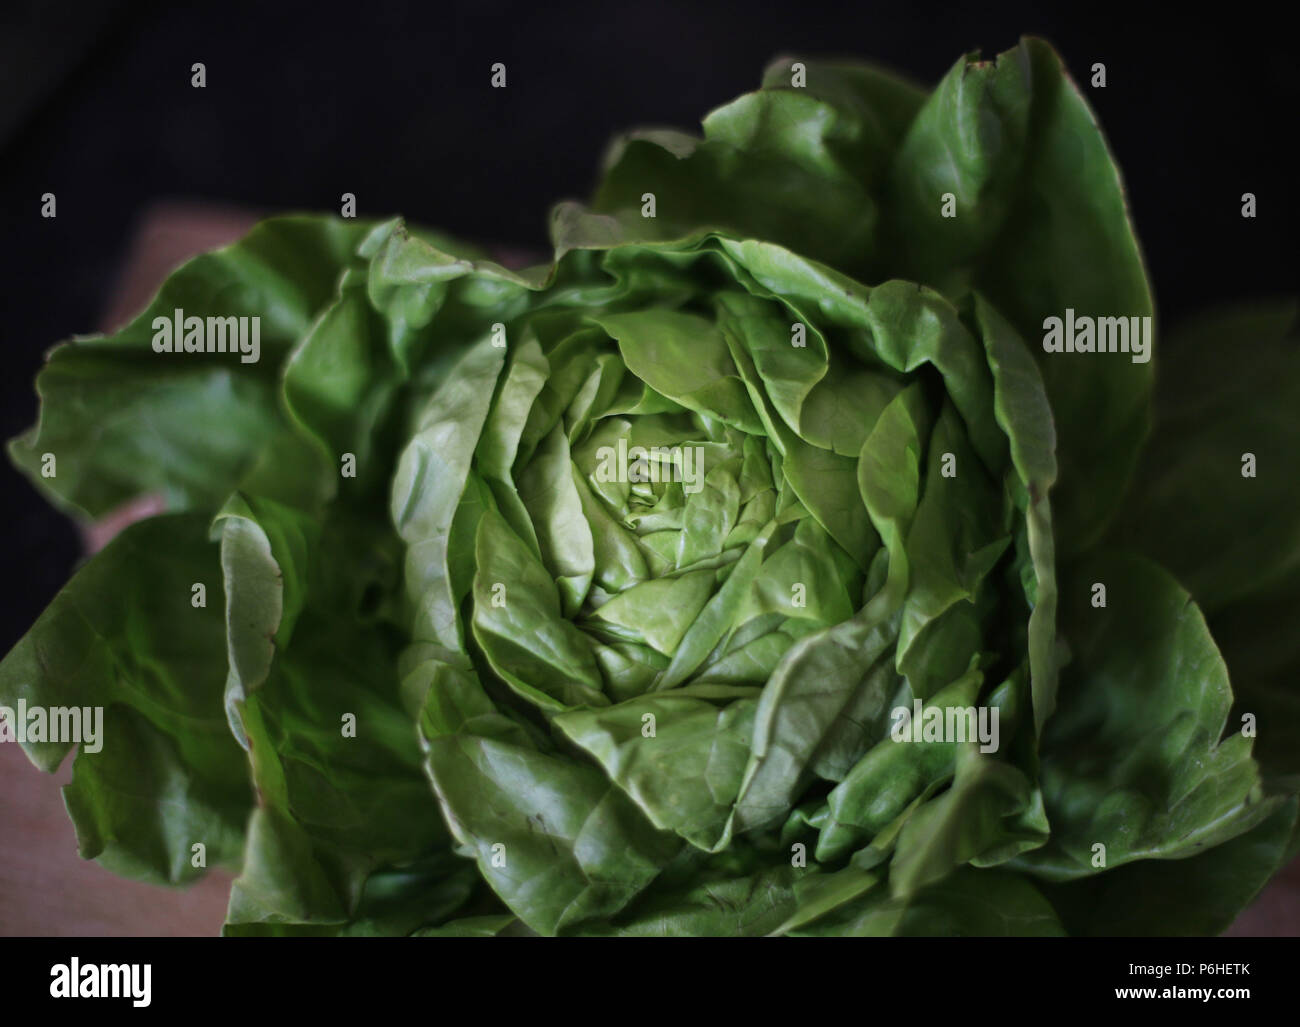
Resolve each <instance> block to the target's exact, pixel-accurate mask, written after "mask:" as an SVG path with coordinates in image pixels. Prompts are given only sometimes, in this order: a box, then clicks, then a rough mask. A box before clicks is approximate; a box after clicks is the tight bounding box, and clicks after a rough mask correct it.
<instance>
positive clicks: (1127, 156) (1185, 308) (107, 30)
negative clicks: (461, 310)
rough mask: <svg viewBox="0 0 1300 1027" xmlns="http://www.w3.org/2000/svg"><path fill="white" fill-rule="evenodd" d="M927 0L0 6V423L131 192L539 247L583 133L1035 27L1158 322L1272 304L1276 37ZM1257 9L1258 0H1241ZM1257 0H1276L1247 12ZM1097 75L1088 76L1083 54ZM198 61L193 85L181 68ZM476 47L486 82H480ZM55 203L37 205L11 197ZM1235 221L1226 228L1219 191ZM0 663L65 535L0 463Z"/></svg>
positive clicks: (1278, 258) (88, 322)
mask: <svg viewBox="0 0 1300 1027" xmlns="http://www.w3.org/2000/svg"><path fill="white" fill-rule="evenodd" d="M982 6H983V5H979V6H978V7H977V6H976V5H971V6H970V7H969V8H968V9H962V10H956V11H948V10H945V9H943V8H941V7H934V6H929V7H922V6H918V5H914V4H912V3H909V2H906V0H888V2H874V0H873V2H865V3H856V4H852V5H848V6H845V7H844V8H843V9H840V8H839V7H838V6H835V5H825V4H819V3H815V2H806V0H795V2H786V3H777V4H772V3H757V4H747V5H744V6H743V7H734V8H729V7H722V6H716V7H710V6H704V5H701V4H699V3H696V2H689V0H687V2H670V3H657V4H653V5H651V4H635V5H632V4H627V5H621V4H618V3H610V2H595V3H592V2H588V3H576V4H568V5H564V6H557V5H552V4H512V3H505V2H497V0H478V2H475V3H472V4H464V5H461V7H463V8H464V9H456V7H454V6H453V5H443V4H438V3H429V4H409V5H408V4H398V3H385V2H379V0H365V2H362V3H359V4H349V5H343V6H338V7H333V6H330V5H322V4H313V5H310V6H301V7H300V6H297V5H288V4H276V5H274V6H272V5H271V4H268V3H238V2H235V3H222V4H219V5H218V4H201V3H200V4H185V5H183V6H177V7H172V6H171V5H165V4H162V3H147V4H127V3H121V2H65V0H47V2H30V0H19V2H17V3H14V2H12V0H8V2H7V3H6V6H5V7H4V9H3V11H2V12H0V222H2V224H3V233H2V234H0V239H2V240H3V247H2V250H0V272H2V275H0V288H2V289H3V293H2V294H3V296H4V299H3V314H2V316H0V332H2V333H3V354H4V372H3V375H2V376H0V378H2V380H3V400H2V401H0V417H2V418H3V420H2V422H0V435H3V437H4V438H9V437H11V436H13V435H15V434H17V433H19V432H20V431H22V430H24V429H25V428H26V427H27V426H28V425H29V424H31V423H32V422H33V421H34V419H35V416H36V399H35V393H34V391H33V388H32V382H33V379H34V378H35V375H36V373H37V371H38V369H39V367H40V364H41V359H42V354H43V353H44V352H45V350H47V349H48V348H49V347H50V346H51V345H53V344H54V343H55V342H57V341H59V340H60V339H63V338H66V337H68V336H70V335H72V334H74V333H86V332H90V331H92V330H94V329H96V328H97V327H98V326H99V319H100V318H101V316H102V315H103V312H104V310H105V307H106V305H107V302H108V299H109V296H110V292H111V290H112V289H113V286H114V283H115V280H116V276H117V273H118V271H119V265H120V264H121V261H122V258H123V255H124V253H125V250H126V247H127V244H128V242H129V240H130V238H131V232H132V226H133V224H134V223H135V222H136V219H137V218H138V216H139V214H140V213H141V211H142V210H143V209H144V208H145V207H146V206H148V205H149V204H150V203H152V202H154V201H157V200H160V199H169V198H172V199H195V200H205V201H216V202H221V203H237V204H243V205H247V206H251V207H254V208H257V209H261V210H265V211H268V212H270V211H281V210H286V209H307V210H330V211H333V212H335V213H337V211H338V204H339V195H340V194H341V193H343V192H353V193H355V194H356V195H357V199H358V214H359V215H360V216H362V217H373V216H380V215H386V214H391V213H401V214H404V215H406V216H407V217H408V218H409V219H411V220H413V221H418V222H421V223H425V224H428V225H431V226H435V227H439V228H443V229H446V230H448V231H450V232H452V233H454V234H458V235H461V236H464V237H467V238H470V239H473V240H475V241H478V242H483V243H498V244H500V243H506V244H523V245H526V246H534V247H537V248H538V249H541V248H543V247H544V246H545V243H546V237H545V225H546V217H545V215H546V212H547V210H548V208H549V205H550V204H551V203H552V202H554V201H555V200H557V199H561V198H566V197H577V198H580V197H583V196H585V195H586V193H587V192H588V190H589V189H590V187H591V186H592V184H593V182H594V176H595V172H596V167H597V162H598V160H599V157H600V154H601V152H602V150H603V147H604V144H605V141H606V139H607V137H608V136H609V135H611V134H612V133H613V132H615V131H618V130H620V129H624V128H627V127H631V126H634V125H640V124H661V125H675V126H680V127H683V128H695V127H697V125H698V121H699V118H700V117H701V116H702V115H703V114H704V113H705V112H706V111H708V110H709V109H711V108H712V107H715V106H717V105H719V104H721V103H723V102H725V101H727V100H729V99H731V98H732V97H734V96H735V95H737V94H739V93H741V92H744V91H746V90H748V89H752V88H754V87H755V86H756V85H757V83H758V80H759V76H760V74H761V72H762V69H763V66H764V65H765V64H766V62H767V61H768V60H769V59H771V58H772V57H774V56H776V55H778V54H781V53H786V52H791V51H798V52H801V53H804V54H813V55H852V56H858V57H863V58H870V59H872V60H876V61H878V62H880V63H883V64H886V65H889V66H892V67H894V68H896V69H898V70H899V71H902V72H904V73H906V74H908V75H910V76H911V77H913V78H914V79H916V80H917V81H919V82H922V83H926V84H931V83H933V82H935V81H937V80H938V79H939V77H940V76H942V75H943V73H944V72H945V71H946V70H947V69H948V68H949V67H950V66H951V65H952V64H953V63H954V62H955V61H956V60H957V58H958V57H959V56H960V55H961V54H962V53H963V52H965V51H967V50H972V49H982V50H983V51H984V53H985V54H986V55H991V54H993V53H997V52H999V51H1001V50H1005V49H1008V48H1009V47H1011V46H1012V45H1014V43H1015V42H1016V39H1017V38H1018V37H1019V35H1020V34H1021V33H1032V34H1036V35H1041V36H1044V37H1046V38H1047V39H1049V40H1050V41H1051V42H1052V43H1054V44H1055V46H1056V47H1057V49H1058V50H1059V51H1060V53H1061V55H1062V56H1063V58H1064V59H1065V62H1066V65H1067V67H1068V68H1069V69H1070V70H1071V72H1072V74H1073V75H1074V77H1075V78H1076V80H1077V81H1079V82H1080V85H1081V87H1082V88H1083V91H1084V93H1085V95H1086V96H1087V97H1088V99H1089V101H1090V102H1091V103H1092V104H1093V106H1094V108H1095V109H1096V111H1097V113H1098V116H1099V119H1100V121H1101V124H1102V125H1103V127H1104V129H1105V131H1106V134H1107V136H1108V138H1109V140H1110V143H1111V147H1112V149H1113V151H1114V152H1115V154H1116V156H1117V158H1118V161H1119V163H1120V166H1121V168H1122V169H1123V172H1124V174H1125V177H1126V181H1127V184H1128V188H1129V193H1130V200H1131V204H1132V208H1133V213H1134V217H1135V220H1136V223H1137V230H1138V235H1139V237H1140V239H1141V241H1142V244H1143V247H1144V249H1145V253H1146V256H1147V260H1148V262H1149V264H1150V267H1151V274H1152V278H1153V281H1154V285H1155V291H1156V298H1157V303H1158V307H1159V312H1160V315H1161V317H1162V319H1163V323H1164V324H1166V325H1168V324H1170V323H1173V322H1176V321H1178V320H1179V319H1181V318H1182V317H1184V316H1186V315H1188V314H1190V313H1193V312H1194V311H1196V310H1197V309H1198V308H1201V307H1204V306H1208V305H1211V304H1213V303H1215V302H1217V301H1220V300H1228V299H1235V298H1248V297H1254V296H1263V295H1270V294H1277V293H1287V292H1290V293H1294V292H1295V291H1296V288H1297V283H1298V282H1300V273H1297V272H1298V270H1300V267H1298V260H1297V251H1298V250H1300V244H1298V242H1297V240H1298V239H1300V233H1297V228H1298V227H1300V225H1298V222H1300V219H1298V218H1297V199H1296V196H1295V189H1296V174H1295V164H1294V163H1293V158H1292V155H1291V150H1292V149H1293V146H1294V136H1295V133H1296V125H1297V120H1298V115H1297V111H1300V102H1298V101H1300V89H1298V88H1297V75H1298V72H1297V63H1298V62H1297V49H1296V44H1295V41H1294V40H1295V36H1294V33H1293V32H1292V31H1290V30H1289V27H1288V26H1284V25H1282V24H1280V23H1279V22H1277V21H1276V20H1275V19H1276V18H1277V17H1278V16H1277V15H1275V14H1270V13H1267V12H1268V11H1269V9H1270V8H1268V7H1264V8H1259V9H1255V8H1252V7H1251V6H1250V5H1248V4H1244V3H1234V4H1231V5H1227V6H1219V7H1216V8H1213V9H1212V10H1213V20H1209V19H1207V18H1204V17H1198V16H1196V15H1194V14H1189V13H1183V12H1180V11H1178V10H1177V9H1176V8H1172V7H1163V6H1162V8H1159V9H1157V10H1158V11H1159V13H1156V11H1152V12H1146V11H1144V10H1143V9H1142V8H1140V7H1139V6H1138V5H1137V4H1129V5H1125V6H1122V7H1116V8H1114V9H1113V10H1106V9H1105V8H1103V7H1100V6H1098V5H1096V4H1087V5H1086V6H1085V5H1078V6H1075V7H1073V8H1072V9H1069V10H1060V11H1056V10H1053V11H1044V10H1041V9H1039V5H1037V4H1020V3H1012V4H1003V5H1001V6H1000V7H999V8H997V9H996V10H987V9H981V8H982ZM1270 6H1271V7H1272V6H1273V5H1270ZM1274 9H1275V10H1276V9H1281V5H1276V7H1274ZM1098 60H1099V61H1103V62H1104V63H1105V64H1106V68H1107V79H1108V86H1107V88H1106V89H1104V90H1096V89H1092V88H1090V87H1089V86H1088V84H1087V83H1088V80H1089V78H1090V77H1091V76H1090V72H1089V69H1090V67H1091V65H1092V63H1093V62H1094V61H1098ZM195 61H202V62H204V63H205V64H206V66H207V76H208V78H207V88H206V89H202V90H198V89H193V88H191V86H190V65H191V64H192V63H193V62H195ZM494 61H503V62H504V63H505V64H506V65H507V68H508V75H509V82H508V88H506V89H504V90H496V89H492V88H490V86H489V78H490V71H489V68H490V66H491V64H492V63H493V62H494ZM47 191H48V192H54V193H56V194H57V196H58V217H57V219H53V220H46V219H42V218H41V217H40V195H41V194H42V193H44V192H47ZM1246 191H1250V192H1254V193H1256V194H1257V196H1258V197H1259V216H1258V218H1257V219H1255V220H1253V221H1251V220H1244V219H1242V218H1241V217H1240V205H1241V201H1240V197H1241V194H1242V193H1243V192H1246ZM0 496H3V499H2V500H0V512H2V516H3V521H2V523H3V524H4V526H5V529H6V530H5V541H4V544H3V546H0V581H2V582H3V588H2V589H0V591H2V592H3V596H4V598H3V601H2V603H0V605H2V606H3V610H2V611H0V652H5V651H7V650H8V649H9V648H10V647H11V646H12V645H13V643H14V642H16V641H17V640H18V638H19V637H20V636H21V635H22V634H23V633H24V632H25V631H26V629H27V628H28V627H29V626H30V625H31V623H32V621H33V620H34V619H35V618H36V616H37V615H38V614H39V613H40V611H41V610H42V609H43V608H44V606H45V604H46V603H48V602H49V600H50V599H51V598H52V597H53V595H54V593H55V592H56V591H57V590H58V588H59V587H60V586H61V585H62V584H63V583H64V581H66V579H67V577H68V575H69V572H70V570H71V568H72V566H73V564H74V563H75V561H76V559H77V556H78V552H79V545H80V543H79V540H78V538H77V536H76V534H75V532H74V529H73V528H72V526H71V525H70V524H69V523H68V522H67V521H66V520H65V519H64V518H62V517H61V516H59V515H57V514H55V513H54V512H53V511H52V510H51V509H50V508H49V507H48V506H47V505H46V504H45V503H44V501H43V500H41V499H40V498H39V497H38V496H37V494H36V492H35V490H34V489H33V488H32V487H31V486H30V485H29V484H28V483H27V481H26V480H25V479H23V478H21V477H20V476H19V475H17V474H16V473H15V472H14V471H13V470H11V469H10V467H9V466H8V462H7V461H3V467H2V468H0Z"/></svg>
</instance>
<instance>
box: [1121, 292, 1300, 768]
mask: <svg viewBox="0 0 1300 1027" xmlns="http://www.w3.org/2000/svg"><path fill="white" fill-rule="evenodd" d="M1167 351H1168V359H1167V360H1166V361H1165V362H1164V363H1163V364H1162V365H1161V374H1160V377H1159V380H1158V382H1157V391H1156V426H1155V431H1154V432H1153V434H1152V437H1151V441H1150V444H1149V446H1148V448H1147V450H1146V453H1145V455H1144V457H1143V460H1142V464H1141V466H1140V468H1139V470H1138V473H1137V475H1136V476H1135V478H1134V482H1133V488H1132V491H1131V492H1130V494H1129V496H1128V497H1127V499H1126V502H1125V507H1124V511H1123V515H1122V516H1121V518H1120V519H1119V521H1118V522H1117V523H1116V525H1115V529H1114V537H1115V539H1116V541H1117V542H1119V543H1121V544H1124V545H1128V546H1131V547H1134V548H1136V549H1138V550H1140V551H1141V552H1143V553H1145V554H1146V555H1148V556H1149V557H1151V558H1152V559H1154V560H1157V561H1158V562H1160V563H1161V564H1162V565H1163V566H1165V567H1167V568H1168V569H1169V570H1170V571H1171V572H1172V573H1173V574H1174V576H1175V577H1177V578H1178V580H1179V581H1180V582H1181V583H1182V585H1183V586H1184V587H1185V588H1187V590H1188V591H1189V592H1191V593H1192V595H1193V596H1194V597H1195V598H1196V601H1197V603H1198V605H1200V607H1201V608H1202V609H1203V610H1204V611H1205V615H1206V618H1207V620H1208V621H1209V625H1210V633H1211V634H1212V635H1213V636H1214V640H1215V642H1216V643H1218V646H1219V648H1220V650H1221V651H1222V652H1223V658H1224V660H1226V661H1227V664H1228V669H1229V671H1230V672H1231V674H1232V686H1233V691H1234V693H1235V694H1236V706H1235V707H1234V715H1233V718H1232V720H1233V722H1234V723H1240V722H1241V720H1240V718H1241V715H1242V714H1245V713H1251V714H1253V715H1254V716H1255V718H1256V720H1257V725H1256V727H1257V733H1258V736H1257V739H1256V742H1255V755H1256V757H1257V758H1258V759H1259V761H1260V763H1261V765H1262V766H1263V768H1264V770H1265V772H1266V773H1267V774H1268V775H1270V776H1274V777H1278V776H1284V775H1296V774H1300V684H1297V677H1296V668H1297V667H1300V633H1297V632H1295V631H1291V630H1287V628H1286V627H1285V625H1288V624H1294V623H1296V622H1297V618H1300V514H1297V510H1300V474H1297V473H1296V453H1297V451H1300V419H1297V417H1296V411H1297V410H1300V322H1298V321H1297V305H1296V303H1295V301H1294V300H1278V301H1272V302H1257V303H1249V304H1243V305H1240V306H1236V307H1229V308H1223V309H1220V310H1217V311H1213V312H1211V313H1208V314H1205V315H1202V316H1201V317H1199V318H1197V319H1196V320H1194V321H1193V322H1191V323H1190V324H1188V325H1186V326H1184V327H1183V328H1181V329H1180V330H1179V331H1177V332H1175V333H1173V334H1172V335H1171V336H1170V338H1169V341H1168V343H1167ZM1247 453H1250V454H1253V455H1254V458H1255V461H1256V476H1255V477H1251V478H1247V477H1243V476H1242V459H1243V456H1244V454H1247Z"/></svg>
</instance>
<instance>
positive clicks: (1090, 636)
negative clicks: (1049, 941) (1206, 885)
mask: <svg viewBox="0 0 1300 1027" xmlns="http://www.w3.org/2000/svg"><path fill="white" fill-rule="evenodd" d="M1064 581H1065V582H1066V587H1065V588H1063V590H1062V596H1063V600H1064V601H1063V603H1062V629H1063V631H1064V632H1065V634H1066V637H1067V638H1068V639H1069V642H1070V647H1071V652H1072V661H1071V663H1070V664H1069V665H1068V666H1067V667H1066V668H1065V670H1064V671H1063V673H1062V682H1061V691H1060V695H1059V703H1058V705H1057V709H1056V713H1055V715H1054V716H1053V718H1052V719H1051V720H1050V721H1049V722H1048V725H1047V728H1046V730H1045V731H1044V733H1043V738H1042V752H1041V758H1042V786H1043V796H1044V800H1045V803H1046V808H1047V817H1048V820H1049V821H1050V822H1051V825H1052V836H1051V840H1050V841H1049V842H1048V844H1047V845H1045V846H1044V847H1043V848H1041V849H1039V850H1037V851H1035V852H1031V853H1028V854H1026V855H1025V856H1024V857H1022V859H1021V860H1020V861H1018V862H1019V863H1020V865H1021V867H1022V868H1025V869H1030V870H1032V871H1033V872H1034V873H1036V874H1040V875H1042V876H1044V877H1046V878H1048V879H1050V880H1072V879H1075V878H1078V877H1083V876H1087V875H1089V874H1093V873H1096V872H1097V871H1098V869H1099V867H1098V866H1097V865H1096V864H1095V863H1094V856H1096V855H1098V854H1097V852H1096V851H1095V850H1094V846H1096V845H1103V846H1105V861H1104V866H1105V867H1106V868H1114V867H1118V866H1121V865H1123V864H1125V863H1131V862H1133V861H1134V860H1151V859H1159V860H1177V859H1180V858H1184V857H1187V856H1192V855H1195V854H1196V853H1198V852H1200V851H1202V850H1204V849H1206V848H1208V847H1210V846H1214V845H1218V844H1221V843H1223V842H1226V841H1228V840H1230V839H1232V838H1235V837H1237V836H1238V835H1241V834H1242V833H1244V832H1245V831H1247V830H1249V829H1250V828H1252V827H1254V826H1255V825H1256V824H1258V823H1260V822H1261V821H1262V820H1263V819H1265V818H1266V817H1268V816H1270V815H1271V814H1272V813H1273V812H1274V811H1275V809H1276V808H1277V805H1278V803H1279V802H1280V800H1279V799H1265V797H1264V795H1263V788H1262V785H1261V781H1260V775H1259V769H1258V767H1257V765H1256V763H1255V761H1254V760H1253V759H1252V758H1251V755H1250V748H1251V743H1250V739H1249V738H1248V737H1244V736H1243V735H1242V732H1241V730H1240V727H1241V725H1240V723H1234V722H1232V721H1230V720H1229V711H1230V708H1231V705H1232V692H1231V689H1230V688H1229V685H1228V673H1227V668H1226V667H1225V666H1224V663H1223V659H1222V657H1221V656H1220V655H1219V651H1218V649H1217V648H1216V647H1215V645H1214V640H1213V639H1212V638H1211V637H1210V633H1209V631H1208V630H1207V628H1206V625H1205V619H1204V617H1202V615H1201V612H1200V610H1199V609H1197V607H1196V604H1195V603H1194V602H1193V601H1192V599H1191V597H1190V596H1189V595H1188V594H1187V593H1186V592H1184V591H1183V590H1182V589H1181V588H1179V587H1178V584H1177V583H1176V582H1175V581H1174V580H1173V579H1172V578H1171V577H1170V576H1169V575H1168V574H1167V573H1165V572H1164V571H1162V570H1161V569H1160V568H1159V567H1157V566H1156V565H1154V564H1152V563H1150V562H1149V561H1146V560H1144V559H1142V558H1140V557H1136V556H1132V555H1127V554H1122V553H1113V552H1100V553H1097V554H1094V555H1093V556H1092V557H1090V558H1089V560H1088V561H1087V562H1086V563H1084V564H1081V565H1077V566H1075V567H1073V568H1071V570H1070V572H1069V574H1068V575H1067V576H1066V577H1065V578H1064ZM1094 583H1101V584H1104V585H1105V586H1106V601H1107V605H1106V606H1105V607H1104V608H1096V607H1093V606H1092V604H1091V597H1092V595H1093V584H1094ZM1173 866H1175V867H1176V866H1177V864H1173Z"/></svg>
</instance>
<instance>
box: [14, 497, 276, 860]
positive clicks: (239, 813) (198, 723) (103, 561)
mask: <svg viewBox="0 0 1300 1027" xmlns="http://www.w3.org/2000/svg"><path fill="white" fill-rule="evenodd" d="M220 575H221V567H220V563H219V562H218V554H217V549H216V547H215V546H213V545H211V544H210V543H209V542H208V540H207V534H206V519H205V518H203V517H199V516H197V515H193V514H178V515H169V516H163V517H155V518H151V519H149V520H146V521H143V522H141V523H138V524H134V525H131V526H130V527H128V528H127V529H126V530H125V531H123V532H122V533H121V534H120V535H118V536H117V537H116V538H115V539H113V540H112V541H111V542H110V543H109V544H108V545H107V546H106V547H105V548H104V549H103V550H101V551H100V552H99V553H97V554H95V556H93V557H91V558H90V560H89V561H87V563H86V564H85V565H84V566H83V567H82V568H81V569H80V570H79V571H78V572H77V573H76V575H74V577H73V578H72V580H71V581H69V582H68V584H67V585H65V586H64V588H63V589H62V591H60V592H59V594H58V595H57V596H56V597H55V599H54V601H53V602H52V603H51V604H50V606H49V608H48V609H46V611H45V612H44V613H43V614H41V616H40V619H38V620H37V622H36V624H35V625H34V626H33V627H32V629H31V631H29V632H28V633H27V635H26V636H24V637H23V639H22V641H20V642H19V643H18V645H16V646H15V647H14V649H13V651H12V652H10V653H9V655H8V656H7V657H6V658H5V660H4V662H3V663H0V705H3V706H6V707H9V708H11V709H13V710H14V711H15V714H16V713H17V704H18V701H19V700H20V699H22V700H26V702H27V703H28V704H29V705H31V706H42V707H68V706H78V707H95V706H102V707H104V715H103V716H104V720H103V724H102V727H101V737H100V740H99V743H100V746H101V748H100V751H99V752H96V753H90V752H86V751H85V746H84V745H83V746H82V750H81V751H79V752H78V753H77V756H76V760H75V762H74V763H73V776H72V781H71V783H70V784H69V785H67V787H66V788H65V789H64V797H65V800H66V802H67V805H68V812H69V814H70V815H71V817H72V821H73V824H74V825H75V827H76V829H77V841H78V845H79V847H80V850H81V855H82V856H83V858H86V859H95V860H97V861H98V862H100V863H101V864H102V865H104V866H106V867H108V868H109V869H110V870H113V871H114V872H116V873H119V874H123V875H126V876H130V877H139V878H143V879H145V880H151V881H157V882H163V883H172V884H177V883H182V882H188V881H192V880H194V879H195V878H197V877H200V876H202V874H203V870H202V869H201V868H197V867H195V866H194V865H193V863H192V859H193V856H194V853H193V850H192V846H194V845H196V844H202V845H203V846H204V847H205V849H206V859H207V865H218V864H226V865H231V864H237V863H238V860H239V856H240V847H241V846H242V844H243V833H244V822H245V820H246V818H247V816H248V812H249V808H250V804H251V799H252V796H251V794H250V791H249V788H248V782H247V772H246V769H245V766H244V760H243V756H242V754H241V752H240V750H239V747H238V745H236V743H235V741H234V739H233V738H231V737H230V734H229V730H228V728H227V726H226V723H225V716H224V714H223V713H222V700H221V695H222V679H223V677H224V674H225V672H224V669H223V668H224V666H225V655H224V652H225V632H224V626H223V624H222V617H221V611H220V607H219V604H218V602H217V600H218V596H219V592H218V582H219V581H220ZM195 583H198V584H202V585H204V586H206V588H207V594H208V605H207V606H206V607H195V606H193V605H192V603H191V596H192V593H191V586H192V585H194V584H195ZM72 747H73V746H72V744H71V743H53V742H45V743H33V742H29V743H27V744H25V745H24V749H25V750H26V752H27V755H28V756H29V758H30V759H31V760H32V762H33V763H34V764H36V765H37V766H38V767H40V768H41V769H42V770H45V771H48V772H51V773H52V772H53V771H55V770H56V769H57V768H58V766H59V764H60V763H61V762H62V761H63V758H64V757H65V756H66V755H67V753H68V751H69V749H71V748H72Z"/></svg>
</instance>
